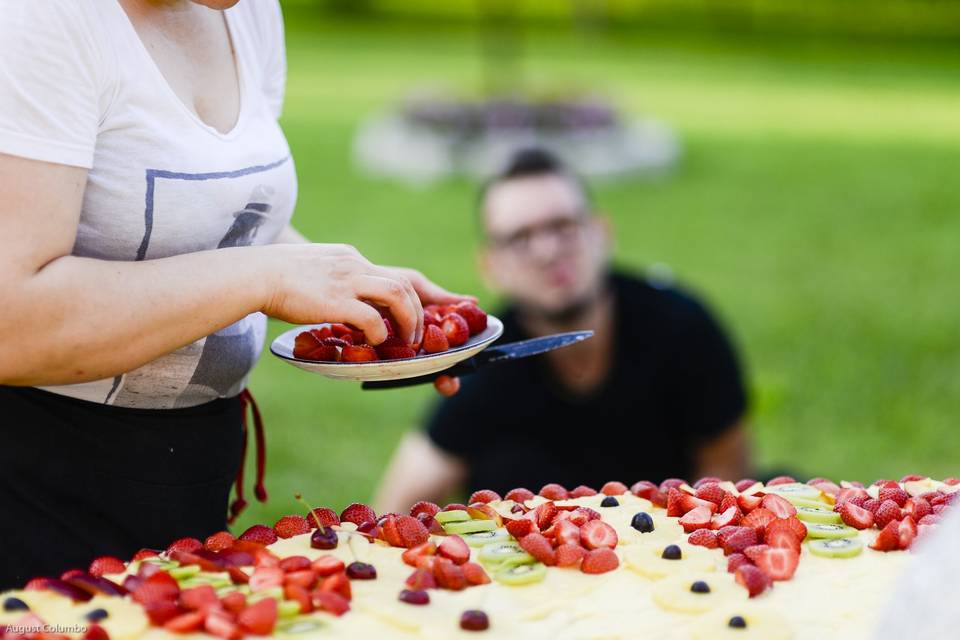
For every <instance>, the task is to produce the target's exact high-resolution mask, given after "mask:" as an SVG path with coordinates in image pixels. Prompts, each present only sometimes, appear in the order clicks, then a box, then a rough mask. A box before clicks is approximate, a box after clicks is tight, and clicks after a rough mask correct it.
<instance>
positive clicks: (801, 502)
mask: <svg viewBox="0 0 960 640" xmlns="http://www.w3.org/2000/svg"><path fill="white" fill-rule="evenodd" d="M787 500H788V501H789V502H790V504H792V505H793V506H795V507H813V508H814V509H833V505H832V504H828V503H826V502H824V501H822V500H807V499H806V498H787Z"/></svg>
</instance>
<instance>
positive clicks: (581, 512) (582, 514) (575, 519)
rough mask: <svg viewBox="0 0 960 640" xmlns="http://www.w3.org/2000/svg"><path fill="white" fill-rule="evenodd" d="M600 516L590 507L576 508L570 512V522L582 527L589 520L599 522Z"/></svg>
mask: <svg viewBox="0 0 960 640" xmlns="http://www.w3.org/2000/svg"><path fill="white" fill-rule="evenodd" d="M600 519H601V518H600V514H599V513H597V512H596V511H594V510H593V509H591V508H590V507H577V508H576V509H574V510H573V511H571V512H570V522H572V523H573V524H575V525H577V526H578V527H582V526H583V525H585V524H586V523H588V522H590V521H591V520H600Z"/></svg>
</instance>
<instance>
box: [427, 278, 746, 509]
mask: <svg viewBox="0 0 960 640" xmlns="http://www.w3.org/2000/svg"><path fill="white" fill-rule="evenodd" d="M610 280H611V288H612V291H613V294H614V300H615V303H614V304H615V309H616V311H615V329H614V342H613V359H612V362H611V369H610V372H609V374H608V376H607V378H606V379H605V381H604V382H603V383H602V384H601V385H600V387H599V388H598V389H596V390H595V391H593V392H591V393H590V394H589V395H588V396H582V395H575V394H573V393H571V392H570V391H566V390H564V389H563V388H562V387H561V386H560V383H559V382H558V380H557V379H556V377H555V376H554V374H553V373H552V371H551V370H550V367H549V366H548V364H547V361H546V359H545V358H544V357H543V356H537V357H533V358H526V359H523V360H517V361H515V362H510V363H504V364H497V365H493V366H491V367H489V368H487V369H485V370H482V371H480V372H479V373H476V374H473V375H470V376H465V377H464V378H463V379H462V381H461V382H462V387H461V390H460V393H458V394H457V395H456V396H454V397H452V398H448V399H445V400H443V401H441V402H440V403H439V404H438V406H437V407H436V408H435V410H434V412H433V415H432V416H431V418H430V420H429V421H428V423H427V433H428V435H429V437H430V439H431V440H432V441H433V442H434V443H435V444H436V445H437V446H438V447H440V448H441V449H443V450H444V451H447V452H449V453H451V454H453V455H455V456H457V457H459V458H461V459H462V460H464V461H465V462H466V463H467V465H468V467H469V473H468V477H467V481H466V484H467V486H466V488H467V490H468V491H475V490H477V489H493V490H495V491H498V492H500V493H501V494H503V493H504V492H506V491H509V490H510V489H512V488H514V487H526V488H528V489H531V490H533V491H537V490H538V489H539V488H540V487H541V486H543V485H544V484H546V483H548V482H558V483H560V484H562V485H564V486H565V487H567V488H568V489H572V488H573V487H575V486H577V485H579V484H586V485H589V486H592V487H594V488H596V489H599V488H600V486H601V485H602V484H603V483H604V482H606V481H608V480H620V481H622V482H626V483H628V484H629V483H632V482H635V481H636V480H640V479H649V480H653V481H659V480H661V479H663V478H667V477H687V476H689V475H690V473H691V472H692V466H693V464H692V463H693V453H694V450H695V448H696V446H697V445H698V444H699V443H701V442H704V441H707V440H709V439H711V438H712V437H714V436H717V435H719V434H720V433H721V432H723V431H724V430H726V429H727V428H729V427H731V426H733V425H734V423H736V422H737V420H738V419H739V418H740V417H741V416H742V415H743V413H744V411H745V408H746V393H745V391H744V386H743V381H742V379H741V374H740V368H739V366H738V364H737V358H736V355H735V353H734V351H733V348H732V347H731V345H730V343H729V341H728V340H727V338H726V336H725V335H724V333H723V330H722V329H721V328H720V326H719V325H718V324H717V322H716V320H714V319H713V318H712V317H711V315H710V313H709V312H708V311H707V310H706V309H705V308H704V307H703V305H702V304H701V303H699V302H698V301H697V300H696V299H695V298H694V297H693V296H691V295H690V294H689V293H684V292H681V291H678V290H677V289H673V288H661V287H656V286H653V285H651V284H649V283H647V282H645V281H643V280H638V279H636V278H633V277H630V276H626V275H623V274H620V273H614V274H613V275H611V278H610ZM500 317H501V319H502V320H503V323H504V332H503V337H501V338H500V342H513V341H515V340H523V339H526V338H528V337H530V336H528V335H525V334H524V333H523V331H522V329H521V328H520V326H519V324H518V322H517V312H516V310H515V309H512V308H509V309H507V310H506V311H505V312H504V313H503V314H502V315H501V316H500ZM692 480H693V479H691V481H692Z"/></svg>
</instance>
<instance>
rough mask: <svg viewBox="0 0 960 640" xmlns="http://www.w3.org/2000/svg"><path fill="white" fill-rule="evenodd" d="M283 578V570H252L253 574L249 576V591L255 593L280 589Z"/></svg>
mask: <svg viewBox="0 0 960 640" xmlns="http://www.w3.org/2000/svg"><path fill="white" fill-rule="evenodd" d="M283 577H284V573H283V570H282V569H280V568H279V567H260V568H258V569H254V571H253V574H252V575H251V576H250V590H251V591H253V592H254V593H256V592H257V591H266V590H267V589H275V588H277V587H282V586H283Z"/></svg>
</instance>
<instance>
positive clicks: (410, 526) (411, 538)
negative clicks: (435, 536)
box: [396, 516, 430, 549]
mask: <svg viewBox="0 0 960 640" xmlns="http://www.w3.org/2000/svg"><path fill="white" fill-rule="evenodd" d="M396 528H397V534H398V535H399V537H400V544H399V545H397V546H400V547H406V548H407V549H409V548H411V547H416V546H418V545H421V544H423V543H424V542H426V541H427V540H429V539H430V532H429V531H427V528H426V527H425V526H423V523H422V522H420V521H419V520H417V519H416V518H414V517H413V516H400V517H398V518H397V519H396Z"/></svg>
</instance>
